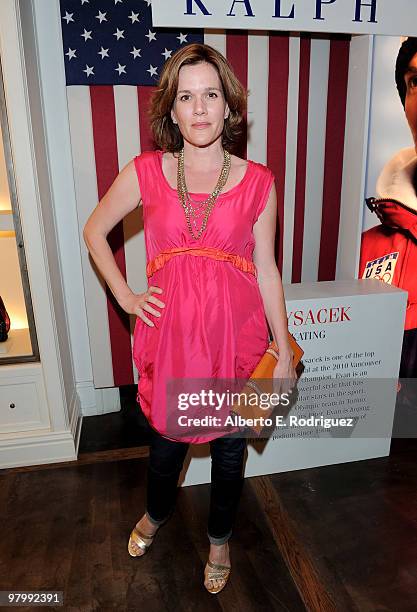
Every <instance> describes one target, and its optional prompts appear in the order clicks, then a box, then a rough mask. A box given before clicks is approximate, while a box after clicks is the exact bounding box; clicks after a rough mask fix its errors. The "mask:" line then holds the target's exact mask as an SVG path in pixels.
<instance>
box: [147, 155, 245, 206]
mask: <svg viewBox="0 0 417 612" xmlns="http://www.w3.org/2000/svg"><path fill="white" fill-rule="evenodd" d="M156 153H157V154H158V168H159V171H160V173H161V176H162V179H163V181H164V183H165V185H166V186H167V187H168V189H169V190H170V191H175V193H177V189H176V187H172V186H171V185H170V184H169V182H168V179H167V177H166V176H165V174H164V171H163V169H162V156H163V155H164V153H165V151H162V150H161V149H158V150H157V151H156ZM247 162H248V163H247V165H246V170H245V174H244V175H243V177H242V178H241V179H240V181H239V182H238V183H236V185H234V186H233V187H231V188H230V189H228V190H227V191H222V192H221V193H220V194H219V198H221V197H222V196H227V195H229V194H230V193H233V192H234V191H235V190H237V189H238V188H239V187H240V186H241V185H242V184H243V183H244V182H246V180H247V178H248V175H249V169H250V168H251V167H252V162H251V160H250V159H248V160H247ZM189 193H190V195H193V196H194V195H196V196H209V195H210V194H209V193H203V192H197V191H190V192H189Z"/></svg>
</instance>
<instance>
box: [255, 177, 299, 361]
mask: <svg viewBox="0 0 417 612" xmlns="http://www.w3.org/2000/svg"><path fill="white" fill-rule="evenodd" d="M276 223H277V195H276V190H275V185H272V188H271V192H270V194H269V198H268V202H267V204H266V206H265V208H264V210H263V211H262V213H261V215H260V216H259V219H258V221H257V222H256V223H255V225H254V227H253V235H254V237H255V249H254V252H253V261H254V263H255V265H256V268H257V271H258V283H259V289H260V291H261V295H262V299H263V303H264V308H265V314H266V318H267V320H268V323H269V327H270V328H271V332H272V336H273V338H274V340H275V342H276V343H277V344H278V347H279V352H280V355H282V356H283V355H285V354H287V355H292V349H291V347H290V345H289V342H288V321H287V311H286V307H285V300H284V291H283V287H282V280H281V275H280V273H279V270H278V268H277V265H276V263H275V256H274V245H275V228H276Z"/></svg>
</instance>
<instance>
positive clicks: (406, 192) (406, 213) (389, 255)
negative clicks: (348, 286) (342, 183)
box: [359, 149, 417, 330]
mask: <svg viewBox="0 0 417 612" xmlns="http://www.w3.org/2000/svg"><path fill="white" fill-rule="evenodd" d="M416 168H417V159H416V156H415V152H414V149H412V150H411V149H407V150H403V151H400V153H399V154H398V155H397V156H396V157H395V158H394V159H393V160H391V161H390V162H389V163H388V164H387V166H386V167H385V168H384V170H383V172H382V174H381V176H380V178H379V180H378V184H377V191H378V192H379V193H380V194H381V197H380V198H369V199H368V200H367V201H366V203H367V205H368V207H369V208H370V209H371V210H372V211H374V212H375V213H376V214H377V216H378V218H379V219H380V221H381V225H377V226H376V227H372V228H371V229H369V230H367V231H366V232H364V233H363V234H362V244H361V257H360V264H359V278H379V279H380V280H382V281H384V282H386V283H389V284H393V285H395V286H397V287H400V288H401V289H404V290H405V291H407V292H408V300H407V311H406V320H405V325H404V329H405V330H409V329H414V328H417V195H416V192H415V189H414V184H415V181H414V174H415V172H416ZM390 194H391V195H392V196H393V195H395V196H397V197H390ZM401 194H402V195H403V196H405V197H404V199H405V200H406V201H407V203H405V202H404V201H400V200H399V199H398V198H399V197H401ZM414 207H415V208H414Z"/></svg>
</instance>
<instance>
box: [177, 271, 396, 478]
mask: <svg viewBox="0 0 417 612" xmlns="http://www.w3.org/2000/svg"><path fill="white" fill-rule="evenodd" d="M284 290H285V295H286V306H287V314H288V321H289V330H290V332H291V333H292V334H293V335H294V337H295V338H296V339H297V341H298V342H299V344H300V345H301V346H302V348H303V350H304V356H303V364H304V367H305V370H304V372H303V373H302V375H301V377H300V380H299V383H298V391H299V396H298V400H297V402H296V403H295V404H294V406H292V408H291V410H290V412H289V413H288V415H286V417H287V418H288V421H289V417H290V416H298V417H300V418H303V417H307V416H308V415H309V414H314V416H316V417H317V418H319V417H320V415H323V417H325V418H331V416H334V417H335V415H338V416H339V417H340V418H343V417H346V416H348V415H350V414H353V415H355V417H356V418H355V423H354V425H353V427H352V428H351V430H350V433H349V432H348V430H347V429H346V430H345V431H343V430H342V429H341V427H337V428H335V427H332V428H328V429H326V431H324V430H323V431H321V432H320V433H319V435H317V434H316V433H315V432H314V430H313V429H312V428H308V427H290V426H286V428H279V430H277V431H276V432H274V437H271V438H269V439H259V440H255V439H252V438H251V439H250V440H248V459H247V463H246V468H245V476H246V477H249V476H259V475H263V474H272V473H278V472H285V471H289V470H298V469H304V468H310V467H317V466H322V465H332V464H336V463H344V462H348V461H358V460H362V459H372V458H375V457H384V456H387V455H388V454H389V449H390V441H391V431H392V423H393V418H394V410H395V401H396V389H397V379H398V373H399V365H400V356H401V347H402V338H403V328H404V317H405V309H406V303H407V293H406V292H405V291H402V290H400V289H398V288H397V287H394V286H392V285H387V284H385V283H382V282H381V281H378V280H352V281H332V282H319V283H299V284H293V285H288V286H284ZM387 317H389V324H387ZM329 382H330V383H333V385H334V386H333V388H329V387H330V386H331V385H329V384H328V383H329ZM361 384H362V388H364V389H365V390H364V391H363V390H362V393H363V394H365V395H362V396H361V397H359V396H358V389H359V388H360V386H361ZM312 385H314V386H315V387H316V386H317V387H320V390H319V391H317V390H316V389H315V388H313V387H312ZM325 387H326V388H325ZM323 389H324V392H323ZM322 392H323V393H324V395H323V399H320V400H314V398H313V395H314V394H315V395H316V396H317V397H319V393H320V394H321V393H322ZM312 398H313V399H312ZM312 404H315V406H313V407H312ZM189 456H191V457H192V460H191V462H190V463H189V465H188V466H187V468H185V469H184V474H185V480H184V482H183V485H185V486H187V485H191V484H202V483H207V482H210V456H209V449H208V446H207V445H199V446H197V445H194V446H193V447H192V448H191V451H190V454H189Z"/></svg>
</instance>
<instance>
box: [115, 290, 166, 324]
mask: <svg viewBox="0 0 417 612" xmlns="http://www.w3.org/2000/svg"><path fill="white" fill-rule="evenodd" d="M162 291H163V289H161V287H155V286H151V287H148V290H147V291H145V293H137V294H135V293H132V295H130V296H129V297H128V298H126V300H124V302H123V304H120V306H121V307H122V308H123V310H124V311H125V312H127V313H128V314H134V315H136V316H137V317H139V319H142V321H143V322H144V323H146V325H149V326H150V327H155V324H154V322H153V321H152V320H151V319H149V318H148V317H147V316H146V313H147V312H149V313H150V314H152V315H155V316H156V317H160V316H161V313H160V311H159V310H157V309H156V308H153V307H152V306H151V304H155V306H159V307H160V308H165V303H164V302H161V300H158V298H157V297H155V296H154V295H152V293H162Z"/></svg>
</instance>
